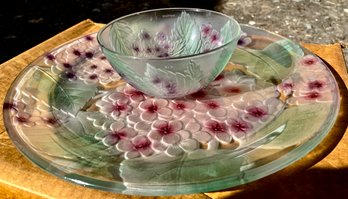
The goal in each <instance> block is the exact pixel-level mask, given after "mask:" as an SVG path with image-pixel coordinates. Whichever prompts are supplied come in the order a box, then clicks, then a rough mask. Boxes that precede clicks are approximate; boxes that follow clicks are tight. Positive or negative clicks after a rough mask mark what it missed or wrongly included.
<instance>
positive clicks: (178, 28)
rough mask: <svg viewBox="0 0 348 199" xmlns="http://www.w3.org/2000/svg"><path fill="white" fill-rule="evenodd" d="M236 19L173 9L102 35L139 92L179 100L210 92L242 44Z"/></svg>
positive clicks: (125, 21) (120, 22) (123, 21)
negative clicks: (203, 89) (206, 91)
mask: <svg viewBox="0 0 348 199" xmlns="http://www.w3.org/2000/svg"><path fill="white" fill-rule="evenodd" d="M240 34H241V29H240V26H239V24H238V22H237V21H235V20H234V19H233V18H231V17H229V16H227V15H224V14H221V13H218V12H214V11H210V10H202V9H183V8H168V9H157V10H150V11H145V12H139V13H135V14H131V15H128V16H125V17H122V18H119V19H116V20H114V21H112V22H110V23H109V24H107V25H106V26H105V27H104V28H102V29H101V30H100V31H99V33H98V42H99V44H100V46H101V48H102V51H103V53H104V54H105V56H106V57H107V59H108V60H109V62H110V63H111V65H112V66H113V68H114V69H115V70H116V71H117V72H118V73H119V74H120V75H121V76H122V77H123V78H124V80H126V81H127V82H128V83H129V84H130V85H132V86H133V87H135V88H136V89H138V90H140V91H142V92H144V93H145V94H147V95H150V96H155V97H159V98H177V97H183V96H186V95H188V94H191V93H194V92H197V91H198V90H200V89H202V88H204V87H206V86H207V85H208V84H209V83H210V82H211V81H213V80H214V79H215V78H216V77H217V76H218V75H219V74H220V73H221V71H222V70H223V69H224V67H225V65H226V64H227V62H228V60H229V59H230V58H231V55H232V53H233V51H234V50H235V48H236V46H237V42H238V39H239V38H240Z"/></svg>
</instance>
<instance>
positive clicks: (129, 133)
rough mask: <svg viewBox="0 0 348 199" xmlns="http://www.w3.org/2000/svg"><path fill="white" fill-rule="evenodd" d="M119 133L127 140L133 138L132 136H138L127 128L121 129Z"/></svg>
mask: <svg viewBox="0 0 348 199" xmlns="http://www.w3.org/2000/svg"><path fill="white" fill-rule="evenodd" d="M121 131H122V132H123V133H124V134H125V136H126V137H128V138H132V137H134V136H136V135H137V134H138V133H137V132H136V131H135V130H134V129H133V128H128V127H126V128H123V129H122V130H121Z"/></svg>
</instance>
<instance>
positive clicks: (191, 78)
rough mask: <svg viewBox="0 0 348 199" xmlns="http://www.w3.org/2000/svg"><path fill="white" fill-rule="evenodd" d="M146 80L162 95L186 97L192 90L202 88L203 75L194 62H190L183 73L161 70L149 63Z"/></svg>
mask: <svg viewBox="0 0 348 199" xmlns="http://www.w3.org/2000/svg"><path fill="white" fill-rule="evenodd" d="M145 78H146V80H147V82H149V83H150V84H152V85H153V86H154V87H156V89H158V90H159V91H162V92H163V93H161V95H164V96H171V95H173V96H177V95H181V96H184V95H185V94H186V93H190V91H191V89H193V90H197V89H200V88H202V85H204V84H202V82H201V81H202V80H203V73H202V71H201V69H200V67H199V65H197V64H196V63H195V62H194V61H193V60H191V61H190V62H189V65H188V66H187V68H186V69H185V70H184V73H181V72H176V73H175V72H172V71H170V70H166V69H165V67H164V68H163V69H162V68H159V67H155V66H152V65H151V64H149V63H147V65H146V71H145Z"/></svg>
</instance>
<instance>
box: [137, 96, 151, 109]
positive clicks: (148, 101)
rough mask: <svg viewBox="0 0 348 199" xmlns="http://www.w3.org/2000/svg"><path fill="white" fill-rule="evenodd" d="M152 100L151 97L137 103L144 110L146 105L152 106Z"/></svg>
mask: <svg viewBox="0 0 348 199" xmlns="http://www.w3.org/2000/svg"><path fill="white" fill-rule="evenodd" d="M152 105H153V104H152V100H151V99H148V100H145V101H142V102H140V104H139V108H140V109H142V110H144V111H146V110H147V108H148V107H150V106H152Z"/></svg>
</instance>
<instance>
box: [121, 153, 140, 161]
mask: <svg viewBox="0 0 348 199" xmlns="http://www.w3.org/2000/svg"><path fill="white" fill-rule="evenodd" d="M139 156H140V153H139V152H138V151H128V152H126V153H125V154H124V157H125V158H126V159H133V158H137V157H139Z"/></svg>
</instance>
